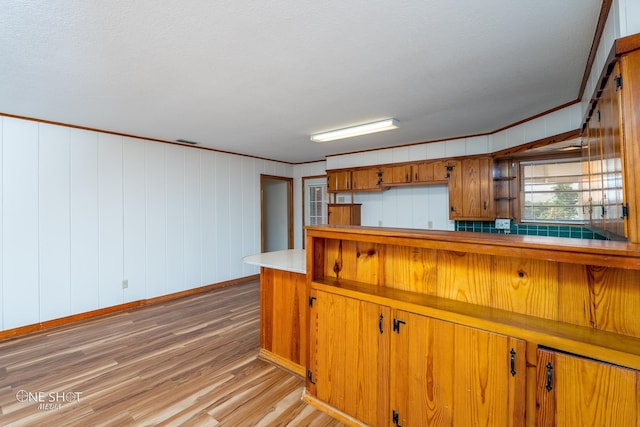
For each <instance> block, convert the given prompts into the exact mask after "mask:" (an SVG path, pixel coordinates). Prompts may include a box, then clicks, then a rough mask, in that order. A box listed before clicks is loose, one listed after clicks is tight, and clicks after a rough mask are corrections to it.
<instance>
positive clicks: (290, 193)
mask: <svg viewBox="0 0 640 427" xmlns="http://www.w3.org/2000/svg"><path fill="white" fill-rule="evenodd" d="M265 179H274V180H278V181H284V182H286V184H287V246H288V249H293V247H294V244H293V178H290V177H286V176H277V175H267V174H260V251H261V252H264V251H265V249H264V180H265Z"/></svg>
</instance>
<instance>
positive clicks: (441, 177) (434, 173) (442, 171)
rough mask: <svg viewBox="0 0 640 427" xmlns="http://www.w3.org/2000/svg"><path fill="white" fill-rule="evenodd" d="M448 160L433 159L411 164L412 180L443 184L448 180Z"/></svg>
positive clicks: (422, 182)
mask: <svg viewBox="0 0 640 427" xmlns="http://www.w3.org/2000/svg"><path fill="white" fill-rule="evenodd" d="M446 165H447V161H444V160H431V161H427V162H419V163H416V164H413V165H412V166H411V173H412V182H415V183H421V184H441V183H446V182H448V181H447V180H448V177H447V168H446Z"/></svg>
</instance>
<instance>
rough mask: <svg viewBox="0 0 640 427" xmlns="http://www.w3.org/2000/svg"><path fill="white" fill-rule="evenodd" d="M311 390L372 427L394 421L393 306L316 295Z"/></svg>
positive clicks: (313, 310) (330, 403) (313, 293)
mask: <svg viewBox="0 0 640 427" xmlns="http://www.w3.org/2000/svg"><path fill="white" fill-rule="evenodd" d="M311 296H312V299H313V302H312V307H311V310H310V312H311V317H310V322H311V336H310V339H311V341H310V350H311V351H310V355H309V356H310V361H309V367H310V368H309V372H308V373H307V391H308V392H309V393H310V394H311V395H312V396H314V397H315V398H317V399H319V400H320V401H322V402H324V403H326V404H328V405H330V406H331V407H333V408H335V409H337V410H338V411H341V412H343V413H344V414H347V415H348V416H351V417H353V418H355V419H357V420H360V421H361V422H363V423H365V424H367V425H371V426H386V425H389V424H388V420H389V415H388V414H389V404H388V402H389V383H388V367H389V336H390V332H391V331H390V329H389V325H390V316H391V309H390V308H389V307H385V306H380V305H377V304H372V303H369V302H365V301H362V300H358V299H354V298H348V297H343V296H339V295H335V294H331V293H327V292H323V291H311Z"/></svg>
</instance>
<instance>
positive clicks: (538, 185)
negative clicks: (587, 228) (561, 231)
mask: <svg viewBox="0 0 640 427" xmlns="http://www.w3.org/2000/svg"><path fill="white" fill-rule="evenodd" d="M520 177H521V195H522V197H521V204H522V209H521V212H522V222H553V223H574V224H583V223H585V222H587V221H588V220H589V214H588V209H587V207H588V205H587V204H588V199H589V188H588V182H584V183H583V172H582V162H581V160H580V159H579V158H573V159H554V160H535V161H526V162H524V161H523V162H521V163H520Z"/></svg>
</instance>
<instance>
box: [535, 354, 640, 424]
mask: <svg viewBox="0 0 640 427" xmlns="http://www.w3.org/2000/svg"><path fill="white" fill-rule="evenodd" d="M537 364H538V367H537V389H536V390H537V392H536V395H537V408H538V409H537V425H538V426H541V427H546V426H548V427H555V426H567V427H569V426H587V425H588V426H620V427H623V426H628V427H637V426H638V423H640V421H639V420H640V372H639V371H637V370H634V369H627V368H622V367H619V366H615V365H611V364H608V363H603V362H600V361H597V360H590V359H586V358H583V357H578V356H574V355H570V354H566V353H562V352H557V351H553V350H549V349H539V350H538V357H537Z"/></svg>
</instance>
